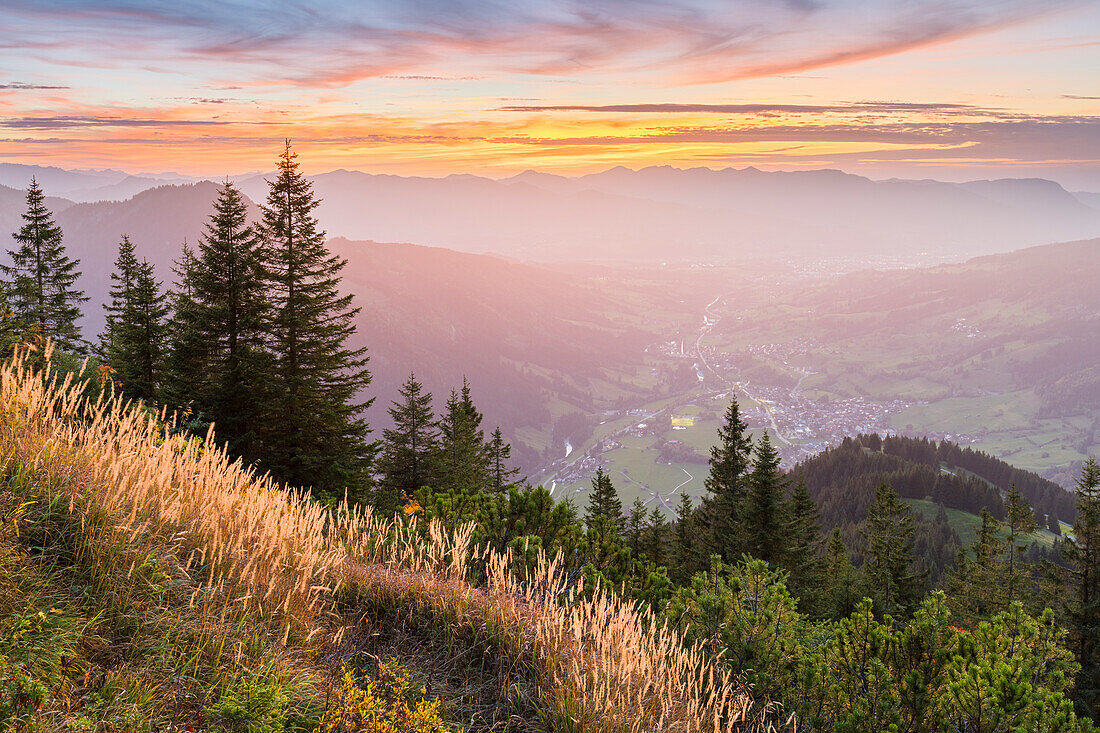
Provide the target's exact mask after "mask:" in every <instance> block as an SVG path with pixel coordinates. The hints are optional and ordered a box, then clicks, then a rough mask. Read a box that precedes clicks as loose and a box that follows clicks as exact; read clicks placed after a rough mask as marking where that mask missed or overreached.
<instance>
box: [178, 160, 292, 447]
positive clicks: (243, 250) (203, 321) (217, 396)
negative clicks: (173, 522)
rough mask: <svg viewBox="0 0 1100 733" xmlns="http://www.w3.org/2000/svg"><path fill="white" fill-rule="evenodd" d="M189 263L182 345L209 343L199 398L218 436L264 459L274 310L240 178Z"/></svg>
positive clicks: (219, 201)
mask: <svg viewBox="0 0 1100 733" xmlns="http://www.w3.org/2000/svg"><path fill="white" fill-rule="evenodd" d="M185 257H186V255H185ZM185 266H186V267H187V268H188V272H187V273H186V277H187V287H188V296H187V299H186V302H185V303H184V304H183V308H182V312H181V315H182V316H184V318H182V319H180V322H179V324H178V325H179V327H180V328H181V329H184V331H185V333H180V334H178V336H177V338H178V340H179V341H180V343H181V345H182V344H183V343H185V342H186V343H187V344H190V345H191V347H194V346H197V345H200V344H201V346H200V347H199V350H198V352H197V353H196V354H195V357H196V358H198V359H199V360H201V364H200V365H199V366H198V368H199V369H201V371H202V373H203V383H202V384H201V385H197V392H196V393H194V394H192V395H191V398H192V399H193V400H194V401H195V403H196V404H197V405H198V406H199V407H200V409H201V411H202V412H203V414H204V415H205V416H206V417H207V418H208V419H209V420H212V421H213V422H214V423H215V430H216V433H215V434H216V436H217V438H218V440H220V441H222V442H225V443H226V444H227V445H228V447H229V450H230V451H231V452H232V453H233V454H235V455H238V456H241V457H242V458H244V459H245V460H246V461H250V462H253V461H257V460H259V459H260V458H261V456H262V455H264V454H265V451H264V446H263V445H261V442H260V437H261V436H260V433H261V422H262V421H263V419H264V414H263V405H265V404H269V403H272V402H275V400H273V397H274V393H273V391H272V390H271V386H272V385H271V381H272V378H273V375H272V364H271V358H270V357H269V355H268V354H267V353H266V346H267V344H266V337H267V331H268V326H269V317H270V315H271V314H270V312H269V304H268V300H267V294H266V293H267V283H266V282H265V271H264V267H263V246H262V242H261V239H260V237H259V235H258V233H257V232H256V231H255V229H254V228H253V227H252V226H251V225H250V224H249V223H248V206H247V203H246V201H245V199H244V197H243V196H242V195H241V193H240V192H239V191H238V190H237V188H236V187H235V186H234V185H233V184H232V183H230V182H228V181H226V182H225V183H224V184H222V186H221V188H219V190H218V196H217V198H216V199H215V200H214V211H213V213H211V215H210V218H209V220H208V221H207V223H206V232H205V233H204V234H203V236H202V238H201V239H200V240H199V246H198V251H197V252H196V253H195V254H194V255H193V257H191V258H190V259H185ZM192 368H194V367H192Z"/></svg>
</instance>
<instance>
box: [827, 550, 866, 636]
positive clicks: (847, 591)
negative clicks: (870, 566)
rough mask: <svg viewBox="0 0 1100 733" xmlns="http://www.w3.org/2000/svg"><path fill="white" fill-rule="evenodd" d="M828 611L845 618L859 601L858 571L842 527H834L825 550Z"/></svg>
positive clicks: (832, 614) (834, 616)
mask: <svg viewBox="0 0 1100 733" xmlns="http://www.w3.org/2000/svg"><path fill="white" fill-rule="evenodd" d="M825 584H826V585H825V590H826V593H827V601H828V602H827V604H826V609H825V610H826V612H827V613H828V614H829V615H831V616H832V617H833V618H835V619H836V618H844V617H845V616H847V615H849V614H850V613H851V612H852V611H853V610H855V607H856V603H857V602H858V601H859V591H858V588H857V587H856V586H857V583H856V571H855V568H853V567H852V558H851V556H850V555H849V554H848V547H847V546H846V545H845V544H844V538H843V537H842V536H841V534H840V529H834V530H833V534H832V537H830V538H829V545H828V547H827V548H826V550H825Z"/></svg>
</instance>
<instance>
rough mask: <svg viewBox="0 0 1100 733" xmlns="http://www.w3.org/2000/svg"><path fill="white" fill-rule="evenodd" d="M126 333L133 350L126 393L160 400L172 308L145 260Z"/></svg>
mask: <svg viewBox="0 0 1100 733" xmlns="http://www.w3.org/2000/svg"><path fill="white" fill-rule="evenodd" d="M122 318H123V327H122V331H123V333H125V334H126V341H127V344H128V347H129V352H130V355H129V357H128V358H129V359H130V362H131V363H130V367H129V369H128V372H129V377H128V379H129V380H130V381H129V382H123V385H122V386H123V389H124V390H126V391H127V392H128V393H129V394H130V395H132V396H134V397H137V398H139V399H142V400H146V401H147V402H152V401H154V400H157V399H158V398H159V397H160V387H161V384H162V383H163V380H164V361H165V353H166V350H167V345H166V342H167V336H168V335H167V330H166V326H167V321H168V305H167V303H166V299H165V295H164V289H163V287H162V285H161V283H159V282H157V279H156V275H155V273H154V271H153V265H152V264H150V263H149V261H148V260H142V261H141V262H140V263H139V264H138V266H137V270H136V271H135V273H134V286H133V289H132V292H131V296H130V300H129V302H128V303H127V307H126V309H125V310H124V311H123V314H122Z"/></svg>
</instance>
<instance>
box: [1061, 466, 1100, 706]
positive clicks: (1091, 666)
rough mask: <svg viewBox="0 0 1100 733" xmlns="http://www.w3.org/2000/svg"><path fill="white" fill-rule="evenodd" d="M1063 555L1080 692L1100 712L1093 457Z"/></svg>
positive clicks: (1097, 500)
mask: <svg viewBox="0 0 1100 733" xmlns="http://www.w3.org/2000/svg"><path fill="white" fill-rule="evenodd" d="M1062 555H1063V556H1064V557H1065V559H1066V560H1067V561H1068V562H1069V564H1070V587H1071V589H1072V591H1073V595H1074V599H1073V603H1072V604H1071V606H1070V610H1071V613H1070V617H1071V619H1072V621H1073V632H1074V633H1073V642H1074V647H1075V648H1074V652H1075V653H1076V655H1077V662H1078V663H1079V664H1080V665H1081V673H1080V674H1079V675H1078V678H1077V692H1078V694H1079V695H1080V697H1081V699H1082V701H1083V702H1084V703H1085V704H1086V705H1087V706H1088V708H1089V709H1090V710H1093V711H1095V710H1098V709H1100V464H1098V463H1097V462H1096V459H1094V458H1090V459H1089V460H1088V461H1086V462H1085V467H1084V468H1083V469H1082V471H1081V478H1080V479H1079V480H1078V481H1077V518H1076V520H1075V521H1074V523H1073V537H1067V538H1066V540H1065V544H1064V545H1063V548H1062Z"/></svg>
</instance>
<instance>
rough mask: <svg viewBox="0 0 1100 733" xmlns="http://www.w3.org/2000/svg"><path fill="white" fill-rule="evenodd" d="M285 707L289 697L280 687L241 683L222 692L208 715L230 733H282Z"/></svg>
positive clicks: (250, 681) (258, 683) (208, 709)
mask: <svg viewBox="0 0 1100 733" xmlns="http://www.w3.org/2000/svg"><path fill="white" fill-rule="evenodd" d="M286 706H287V699H286V695H284V694H283V691H282V690H281V689H280V688H279V687H277V686H275V685H269V684H263V683H261V682H257V681H254V680H241V681H238V682H235V683H234V684H232V685H229V686H227V687H226V688H225V689H223V690H222V694H221V697H220V698H219V699H218V701H217V703H215V704H214V705H212V706H210V707H208V708H207V709H206V714H207V716H208V717H209V718H210V720H211V721H212V722H214V723H216V724H218V725H219V726H220V727H221V728H222V729H224V730H225V731H227V733H283V731H284V730H285V729H286Z"/></svg>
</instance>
